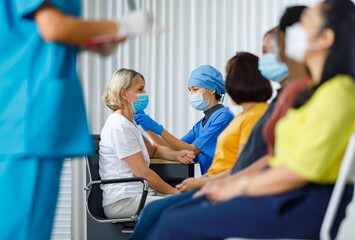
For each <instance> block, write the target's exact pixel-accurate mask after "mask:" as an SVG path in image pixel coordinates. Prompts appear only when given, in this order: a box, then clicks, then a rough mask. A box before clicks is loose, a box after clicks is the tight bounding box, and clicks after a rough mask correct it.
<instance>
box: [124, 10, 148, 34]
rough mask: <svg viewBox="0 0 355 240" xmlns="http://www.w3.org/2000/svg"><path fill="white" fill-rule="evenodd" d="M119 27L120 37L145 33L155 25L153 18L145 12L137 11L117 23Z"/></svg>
mask: <svg viewBox="0 0 355 240" xmlns="http://www.w3.org/2000/svg"><path fill="white" fill-rule="evenodd" d="M117 23H118V25H119V32H118V35H120V36H123V35H128V34H137V33H141V32H144V31H146V30H148V29H149V28H151V26H152V25H153V17H152V15H151V14H150V13H148V12H147V11H144V10H136V11H133V12H131V13H130V14H128V15H126V16H124V17H123V18H122V19H120V20H119V21H117Z"/></svg>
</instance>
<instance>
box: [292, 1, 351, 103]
mask: <svg viewBox="0 0 355 240" xmlns="http://www.w3.org/2000/svg"><path fill="white" fill-rule="evenodd" d="M322 5H323V6H322V15H323V19H324V26H323V29H325V28H330V29H332V30H333V31H334V34H335V39H334V43H333V45H332V46H331V48H330V49H329V54H328V56H327V59H326V61H325V64H324V68H323V73H322V77H321V80H320V82H319V84H318V85H316V86H315V87H313V88H312V89H307V90H306V91H304V92H302V93H301V94H300V95H299V96H298V97H297V98H296V100H295V102H294V107H295V108H298V107H300V106H302V105H303V104H304V103H306V102H307V101H308V99H309V98H310V97H311V96H312V95H313V93H314V92H315V91H316V89H317V88H318V87H319V86H320V85H322V84H323V83H325V82H326V81H328V80H329V79H331V78H333V77H335V76H336V75H337V74H346V75H349V76H351V77H352V78H353V79H355V31H354V27H355V6H354V3H353V2H352V1H351V0H328V1H324V2H323V4H322Z"/></svg>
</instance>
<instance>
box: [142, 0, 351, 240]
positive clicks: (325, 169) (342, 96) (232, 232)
mask: <svg viewBox="0 0 355 240" xmlns="http://www.w3.org/2000/svg"><path fill="white" fill-rule="evenodd" d="M354 26H355V6H354V3H352V2H351V1H350V0H343V1H333V2H330V1H326V2H323V3H321V4H319V5H317V6H315V7H313V8H310V9H307V10H305V11H304V12H303V14H302V18H301V23H300V24H296V25H293V26H291V27H290V28H288V29H287V35H286V38H289V37H290V38H289V39H286V48H287V46H288V45H289V46H293V47H294V49H288V50H286V53H287V55H288V56H289V57H290V58H293V59H295V60H297V61H300V62H304V63H305V64H306V65H307V67H308V68H309V70H310V72H311V76H312V80H313V83H314V87H312V88H311V89H310V90H309V91H308V92H313V94H310V95H309V97H310V98H309V99H308V100H307V101H306V102H305V103H304V104H303V105H302V106H301V107H300V108H299V109H297V110H296V109H291V110H289V112H288V114H287V115H286V116H285V118H283V119H282V120H280V121H279V123H278V124H277V125H276V134H275V137H276V138H275V139H276V142H275V155H274V157H273V158H271V162H270V168H268V169H263V170H260V171H258V172H254V173H253V174H251V175H247V176H246V175H245V176H244V177H236V175H232V176H230V177H229V178H228V179H227V180H223V181H216V182H213V183H212V182H209V183H208V184H206V185H205V187H204V188H202V189H201V190H200V191H199V192H198V193H196V194H195V197H196V199H195V200H196V201H195V202H194V205H191V203H190V204H189V205H188V206H184V205H183V204H182V205H180V206H179V207H175V208H173V209H171V210H169V211H168V212H165V214H164V216H163V217H161V219H160V222H159V224H158V225H157V227H156V228H154V229H153V230H152V232H151V234H150V235H149V237H148V239H155V240H159V239H171V240H174V239H194V240H198V239H224V238H228V237H244V238H245V237H246V238H259V239H260V238H261V239H275V238H277V239H280V238H288V239H318V238H319V231H320V226H321V223H322V220H323V217H324V214H325V211H326V208H327V205H328V202H329V199H330V196H331V194H332V190H333V187H334V183H335V181H336V178H337V175H338V171H339V166H340V164H341V160H342V158H343V155H344V151H345V149H346V145H347V142H348V139H349V137H350V135H351V134H352V133H353V132H355V121H354V119H355V66H354V63H355V61H354V60H355V59H354V58H355V45H354V42H355V32H354ZM288 40H290V41H291V43H290V42H289V44H288ZM293 41H296V42H293ZM301 96H305V94H302V95H301ZM352 192H353V187H352V186H351V185H348V186H347V187H346V188H345V191H344V196H343V199H342V200H343V201H342V203H341V204H340V207H339V210H338V214H337V216H336V218H335V221H334V223H335V224H334V227H333V229H332V238H333V239H334V237H335V234H336V231H337V228H338V226H339V223H340V221H341V220H342V218H344V215H345V207H346V205H347V203H348V202H349V201H350V200H351V198H352ZM211 201H213V202H214V203H211ZM215 202H219V203H215Z"/></svg>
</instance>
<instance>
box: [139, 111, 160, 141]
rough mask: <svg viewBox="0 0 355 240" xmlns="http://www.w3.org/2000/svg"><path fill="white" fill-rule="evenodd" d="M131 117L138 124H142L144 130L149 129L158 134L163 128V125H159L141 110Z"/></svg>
mask: <svg viewBox="0 0 355 240" xmlns="http://www.w3.org/2000/svg"><path fill="white" fill-rule="evenodd" d="M133 119H134V121H136V123H137V124H138V125H141V126H142V128H143V129H144V131H148V130H150V131H152V132H154V133H156V134H158V135H160V134H161V133H162V132H163V130H164V127H163V125H160V124H159V123H157V122H156V121H154V120H153V119H152V118H151V117H149V115H147V114H145V113H144V112H143V111H140V112H137V113H136V114H135V115H134V117H133Z"/></svg>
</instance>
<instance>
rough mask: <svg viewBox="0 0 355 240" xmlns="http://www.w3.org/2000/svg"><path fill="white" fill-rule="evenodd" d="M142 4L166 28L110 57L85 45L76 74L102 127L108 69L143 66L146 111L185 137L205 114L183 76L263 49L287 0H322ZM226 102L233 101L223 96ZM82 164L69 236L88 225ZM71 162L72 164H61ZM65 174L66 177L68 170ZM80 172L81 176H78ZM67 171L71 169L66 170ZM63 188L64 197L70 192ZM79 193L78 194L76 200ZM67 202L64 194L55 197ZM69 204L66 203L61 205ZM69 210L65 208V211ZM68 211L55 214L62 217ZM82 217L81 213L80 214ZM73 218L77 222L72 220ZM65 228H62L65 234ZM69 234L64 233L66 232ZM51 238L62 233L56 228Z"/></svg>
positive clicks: (100, 8) (100, 2)
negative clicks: (194, 105)
mask: <svg viewBox="0 0 355 240" xmlns="http://www.w3.org/2000/svg"><path fill="white" fill-rule="evenodd" d="M136 2H137V6H138V7H139V8H144V9H147V10H148V11H150V12H152V13H153V15H154V18H155V22H154V28H158V27H166V26H167V27H169V29H170V31H169V33H168V34H165V35H157V36H151V37H141V38H137V39H134V40H128V41H127V42H125V43H124V44H122V45H121V46H120V47H119V49H118V51H117V52H115V53H114V55H113V56H110V57H107V58H102V57H99V56H97V55H95V54H93V53H89V52H83V53H82V54H81V56H80V67H79V71H80V73H81V79H82V83H83V91H84V95H85V100H86V105H87V112H88V116H89V119H90V124H91V130H92V132H93V133H99V132H100V130H101V128H102V126H103V124H104V122H105V119H106V117H107V116H108V114H109V111H108V109H107V108H106V107H105V106H104V104H103V101H102V100H101V99H100V97H101V96H102V94H103V92H104V88H105V84H106V82H107V81H108V79H109V78H110V76H111V74H112V73H113V72H114V71H115V70H117V69H119V68H122V67H125V68H132V69H135V70H137V71H139V72H141V73H142V74H143V75H144V76H145V78H146V83H147V90H148V93H149V96H150V103H149V107H148V109H147V111H146V112H147V113H148V114H150V115H151V116H152V117H153V118H154V119H156V120H157V121H158V122H159V123H161V124H163V125H164V127H165V128H166V129H167V130H169V131H170V132H172V133H173V134H175V135H176V136H177V137H182V136H183V135H184V134H185V133H186V132H187V131H188V130H189V129H190V128H191V127H192V126H193V124H194V123H195V122H197V121H198V120H199V119H200V118H201V117H202V113H201V112H197V111H195V110H193V109H192V108H191V107H190V106H189V103H188V92H187V82H188V77H189V74H190V72H191V71H192V70H193V69H195V68H197V67H198V66H200V65H202V64H211V65H213V66H215V67H216V68H217V69H219V70H220V71H221V72H222V74H225V70H224V69H225V65H226V63H227V61H228V59H229V58H231V57H232V56H233V55H234V54H235V52H236V51H249V52H251V53H254V54H256V55H260V54H261V45H262V38H263V34H264V33H265V32H266V31H267V30H268V29H270V28H271V27H273V26H275V25H277V23H278V19H279V17H280V16H281V14H282V12H283V10H284V9H285V7H286V6H291V5H294V4H307V5H310V4H315V3H317V2H319V0H140V1H136ZM127 12H128V8H127V4H126V1H124V0H83V15H84V17H85V18H88V19H100V18H110V19H118V18H120V17H121V16H122V15H123V13H127ZM226 104H227V105H228V106H229V105H230V101H229V99H227V101H226ZM83 167H84V166H83V164H82V162H80V161H75V162H74V164H73V174H75V176H76V178H75V180H74V181H73V182H72V183H73V187H72V189H73V192H72V195H73V197H72V213H71V214H72V225H73V224H74V225H73V226H75V227H73V230H72V231H73V232H72V233H71V236H72V239H79V238H81V237H78V236H83V232H84V231H85V227H84V226H85V219H81V218H80V216H83V215H84V211H85V208H84V207H83V204H84V202H83V196H82V194H84V192H83V187H84V185H85V179H84V174H83V169H82V168H83ZM68 168H70V164H69V165H67V166H66V167H65V168H64V169H68ZM66 173H67V174H66V175H63V179H67V177H68V174H69V172H68V171H66ZM78 176H82V177H81V178H80V177H78ZM69 177H70V176H69ZM66 187H69V188H70V186H67V184H66V185H64V188H62V192H63V194H64V195H62V198H64V199H66V198H67V197H68V194H69V198H70V191H69V190H66ZM73 199H81V201H73ZM61 204H65V202H63V201H59V205H60V207H59V208H58V209H59V210H60V209H63V208H62V207H61V206H62V205H61ZM65 209H67V208H65ZM68 214H70V213H67V215H68ZM67 215H65V214H64V215H63V214H62V215H60V214H59V215H57V216H61V218H64V219H66V216H67ZM78 216H79V217H78ZM73 221H75V223H73ZM60 222H61V221H60V219H58V218H57V221H56V229H60V231H61V234H62V236H64V235H65V234H68V232H69V235H70V228H69V229H68V228H67V229H63V228H60V226H59V225H58V224H59V223H60ZM63 232H67V233H63ZM65 236H67V235H65ZM53 239H61V238H60V237H58V236H56V235H55V234H54V235H53Z"/></svg>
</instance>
